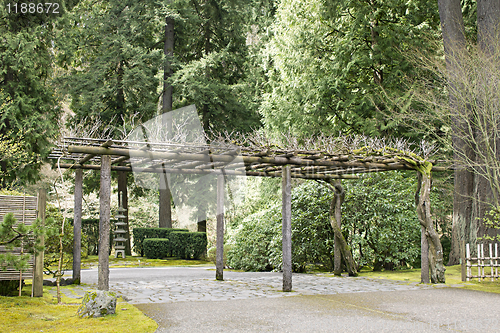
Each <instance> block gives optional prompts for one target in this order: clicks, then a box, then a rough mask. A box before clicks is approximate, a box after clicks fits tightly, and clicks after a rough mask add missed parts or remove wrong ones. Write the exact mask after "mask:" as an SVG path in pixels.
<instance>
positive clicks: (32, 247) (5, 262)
mask: <svg viewBox="0 0 500 333" xmlns="http://www.w3.org/2000/svg"><path fill="white" fill-rule="evenodd" d="M43 234H44V231H43V229H42V228H41V226H40V220H38V219H37V220H36V221H35V223H33V224H32V225H31V226H29V225H26V224H24V223H21V222H18V221H17V219H16V218H15V217H14V214H12V213H8V214H6V215H5V216H4V219H3V221H2V223H1V224H0V246H1V245H3V246H5V248H6V250H7V253H5V254H0V268H1V269H2V270H6V269H7V268H8V267H13V268H14V269H16V270H19V271H24V270H26V269H27V268H28V260H29V257H30V255H35V254H36V253H38V252H40V251H42V250H43V247H42V246H40V236H41V235H43ZM20 247H22V253H21V254H20V255H18V254H14V253H13V251H14V248H20Z"/></svg>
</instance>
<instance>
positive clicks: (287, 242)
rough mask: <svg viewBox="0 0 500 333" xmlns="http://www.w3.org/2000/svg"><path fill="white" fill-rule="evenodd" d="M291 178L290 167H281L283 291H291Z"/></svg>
mask: <svg viewBox="0 0 500 333" xmlns="http://www.w3.org/2000/svg"><path fill="white" fill-rule="evenodd" d="M291 180H292V177H291V171H290V166H289V165H287V166H284V167H283V173H282V183H281V193H282V208H281V214H282V219H283V220H282V222H283V224H282V240H283V291H292V182H291Z"/></svg>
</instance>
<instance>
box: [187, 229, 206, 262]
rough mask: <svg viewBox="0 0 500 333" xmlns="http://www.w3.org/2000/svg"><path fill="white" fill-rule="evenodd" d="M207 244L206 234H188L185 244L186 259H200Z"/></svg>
mask: <svg viewBox="0 0 500 333" xmlns="http://www.w3.org/2000/svg"><path fill="white" fill-rule="evenodd" d="M207 243H208V241H207V233H206V232H190V233H189V234H188V237H187V243H186V250H185V257H186V259H200V258H201V256H202V255H203V254H205V252H206V251H207Z"/></svg>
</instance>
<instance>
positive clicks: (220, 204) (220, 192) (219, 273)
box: [215, 175, 224, 281]
mask: <svg viewBox="0 0 500 333" xmlns="http://www.w3.org/2000/svg"><path fill="white" fill-rule="evenodd" d="M215 279H216V280H218V281H223V280H224V175H218V176H217V241H216V252H215Z"/></svg>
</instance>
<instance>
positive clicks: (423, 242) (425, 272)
mask: <svg viewBox="0 0 500 333" xmlns="http://www.w3.org/2000/svg"><path fill="white" fill-rule="evenodd" d="M420 228H421V235H420V246H421V251H420V262H421V264H420V282H421V283H429V282H430V279H429V243H428V241H427V237H426V236H425V228H424V227H420Z"/></svg>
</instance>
